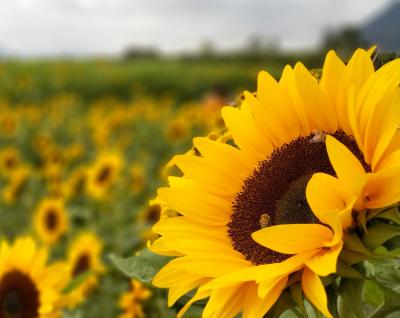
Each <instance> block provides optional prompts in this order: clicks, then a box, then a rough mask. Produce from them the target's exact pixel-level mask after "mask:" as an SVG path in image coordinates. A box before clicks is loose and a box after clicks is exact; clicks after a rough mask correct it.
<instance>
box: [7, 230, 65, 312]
mask: <svg viewBox="0 0 400 318" xmlns="http://www.w3.org/2000/svg"><path fill="white" fill-rule="evenodd" d="M46 262H47V251H46V249H44V248H42V249H38V248H37V247H36V245H35V243H34V241H33V240H32V239H30V238H19V239H17V240H16V241H15V243H14V244H13V245H11V246H10V245H9V244H8V243H7V242H5V241H3V242H2V243H1V246H0V308H1V312H0V317H5V318H17V317H20V318H22V317H23V318H56V317H58V316H59V314H60V308H59V300H60V293H61V290H62V288H63V287H64V285H65V283H66V281H65V277H66V275H65V274H66V272H67V269H66V267H65V265H62V264H57V265H51V266H48V265H46Z"/></svg>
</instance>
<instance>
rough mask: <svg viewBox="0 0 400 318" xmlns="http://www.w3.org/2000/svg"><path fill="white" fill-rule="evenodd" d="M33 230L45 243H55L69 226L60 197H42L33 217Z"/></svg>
mask: <svg viewBox="0 0 400 318" xmlns="http://www.w3.org/2000/svg"><path fill="white" fill-rule="evenodd" d="M34 226H35V230H36V232H37V234H38V236H39V237H40V239H41V240H42V241H43V242H45V243H46V244H54V243H56V242H57V241H58V240H59V239H60V237H61V236H63V235H64V234H65V233H66V232H67V230H68V226H69V221H68V214H67V211H66V209H65V205H64V201H63V200H61V199H54V198H48V199H43V200H42V201H41V202H40V203H39V206H38V208H37V211H36V214H35V217H34Z"/></svg>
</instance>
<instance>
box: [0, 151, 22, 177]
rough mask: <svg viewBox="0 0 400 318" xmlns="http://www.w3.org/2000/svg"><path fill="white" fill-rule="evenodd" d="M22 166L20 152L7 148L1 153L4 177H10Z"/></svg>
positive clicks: (0, 161)
mask: <svg viewBox="0 0 400 318" xmlns="http://www.w3.org/2000/svg"><path fill="white" fill-rule="evenodd" d="M20 164H21V157H20V154H19V152H18V150H17V149H16V148H14V147H7V148H4V149H2V150H1V151H0V169H1V173H2V174H4V175H7V176H8V175H10V173H12V172H13V171H15V170H16V169H18V167H19V166H20Z"/></svg>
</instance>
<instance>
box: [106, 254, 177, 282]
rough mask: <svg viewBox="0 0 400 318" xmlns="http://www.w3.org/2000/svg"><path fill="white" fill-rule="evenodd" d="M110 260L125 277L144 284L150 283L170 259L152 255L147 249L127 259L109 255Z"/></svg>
mask: <svg viewBox="0 0 400 318" xmlns="http://www.w3.org/2000/svg"><path fill="white" fill-rule="evenodd" d="M110 258H111V261H112V262H113V263H114V264H115V265H116V266H117V268H118V269H119V270H120V271H122V272H123V273H124V274H125V275H127V276H128V277H131V278H136V279H138V280H140V281H142V282H144V283H151V281H152V280H153V278H154V276H155V275H156V274H157V272H158V271H159V270H160V269H161V268H162V267H163V266H164V265H166V264H167V263H168V262H169V261H170V260H171V259H172V258H171V257H167V256H161V255H157V254H154V253H152V252H150V251H149V250H147V249H146V250H143V251H142V252H140V253H138V254H137V255H135V256H131V257H128V258H120V257H117V256H115V255H111V256H110Z"/></svg>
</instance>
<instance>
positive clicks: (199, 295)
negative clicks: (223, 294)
mask: <svg viewBox="0 0 400 318" xmlns="http://www.w3.org/2000/svg"><path fill="white" fill-rule="evenodd" d="M210 294H211V292H210V291H208V290H200V289H198V290H197V292H196V294H195V295H194V296H193V297H192V299H191V300H190V301H188V302H187V303H186V304H185V306H183V307H182V309H181V310H180V311H179V312H178V314H177V315H176V317H177V318H182V316H183V315H184V314H185V312H186V311H187V310H188V309H189V308H190V306H192V304H193V303H195V302H196V301H199V300H201V299H204V298H207V297H209V296H210Z"/></svg>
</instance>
